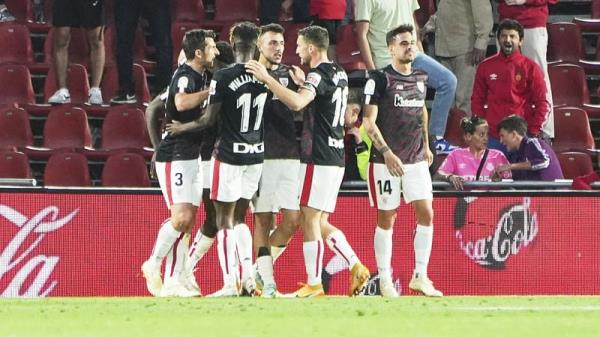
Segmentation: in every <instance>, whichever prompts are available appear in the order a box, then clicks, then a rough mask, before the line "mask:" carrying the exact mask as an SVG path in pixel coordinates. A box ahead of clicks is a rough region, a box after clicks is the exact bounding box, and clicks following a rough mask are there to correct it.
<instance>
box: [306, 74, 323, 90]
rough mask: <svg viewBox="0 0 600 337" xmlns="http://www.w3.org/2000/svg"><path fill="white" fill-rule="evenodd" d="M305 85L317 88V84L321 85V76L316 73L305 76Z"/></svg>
mask: <svg viewBox="0 0 600 337" xmlns="http://www.w3.org/2000/svg"><path fill="white" fill-rule="evenodd" d="M306 83H308V84H310V85H312V86H313V87H315V88H316V87H318V86H319V83H321V75H319V74H317V73H309V74H308V76H306Z"/></svg>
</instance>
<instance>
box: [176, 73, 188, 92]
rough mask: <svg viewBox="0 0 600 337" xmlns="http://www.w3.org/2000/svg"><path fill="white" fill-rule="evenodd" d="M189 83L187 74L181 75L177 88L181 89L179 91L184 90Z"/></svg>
mask: <svg viewBox="0 0 600 337" xmlns="http://www.w3.org/2000/svg"><path fill="white" fill-rule="evenodd" d="M189 83H190V80H189V79H188V78H187V76H181V77H180V78H179V80H178V81H177V89H179V92H184V91H185V88H187V86H188V84H189Z"/></svg>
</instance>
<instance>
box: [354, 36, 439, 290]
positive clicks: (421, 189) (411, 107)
mask: <svg viewBox="0 0 600 337" xmlns="http://www.w3.org/2000/svg"><path fill="white" fill-rule="evenodd" d="M412 32H413V27H412V26H411V25H401V26H399V27H397V28H395V29H393V30H391V31H390V32H389V33H388V34H387V35H386V40H387V45H388V49H389V52H390V54H391V55H392V64H390V65H388V66H387V67H385V68H383V69H381V70H377V71H374V72H372V73H371V78H370V79H369V80H368V81H367V83H366V85H365V92H364V93H365V107H364V109H365V110H364V111H365V116H364V125H365V129H366V130H367V132H368V134H369V137H370V138H371V139H372V140H373V148H374V149H373V150H372V151H373V154H372V156H371V163H370V166H369V171H368V186H369V195H370V197H371V205H372V206H375V207H376V208H377V228H376V230H375V240H374V242H375V257H376V260H377V267H378V269H379V277H380V286H381V287H380V289H381V293H382V295H383V296H388V297H397V296H398V293H397V292H396V290H395V289H394V287H393V284H392V276H391V258H392V230H393V225H394V222H395V220H396V210H397V208H398V207H399V206H400V195H401V194H403V195H404V200H405V201H406V203H408V204H411V205H412V207H413V209H414V211H415V215H416V219H417V227H416V230H415V236H414V249H415V269H414V272H413V276H412V279H411V281H410V283H409V288H410V289H412V290H415V291H418V292H421V293H423V294H425V295H427V296H442V292H440V291H439V290H437V289H435V288H434V287H433V283H432V282H431V281H430V280H429V278H428V277H427V265H428V263H429V256H430V254H431V245H432V241H433V208H432V198H433V194H432V186H431V176H430V174H429V165H431V163H432V162H433V154H432V153H431V151H430V150H429V140H428V134H427V122H428V117H427V109H426V108H425V94H426V88H427V86H426V84H427V83H426V82H427V74H426V73H424V72H422V71H419V70H414V69H412V61H413V60H414V58H415V53H416V49H417V48H416V47H415V38H414V37H413V36H412Z"/></svg>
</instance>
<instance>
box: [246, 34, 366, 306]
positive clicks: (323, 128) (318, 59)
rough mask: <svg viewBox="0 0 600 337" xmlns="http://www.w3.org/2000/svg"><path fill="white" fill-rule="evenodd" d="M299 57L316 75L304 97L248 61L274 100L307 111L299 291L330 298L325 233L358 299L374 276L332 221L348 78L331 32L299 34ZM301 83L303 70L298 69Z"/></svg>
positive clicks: (305, 87)
mask: <svg viewBox="0 0 600 337" xmlns="http://www.w3.org/2000/svg"><path fill="white" fill-rule="evenodd" d="M297 44H298V48H297V50H296V52H297V54H298V55H299V56H300V58H301V61H302V63H303V64H309V65H310V67H311V70H310V72H309V74H308V75H307V76H306V80H305V81H304V83H303V85H302V86H301V87H300V89H299V91H298V92H295V91H293V90H290V89H288V88H286V87H285V86H283V85H282V84H281V83H280V82H279V81H277V80H276V79H275V78H273V77H272V76H271V75H270V74H269V73H268V72H267V70H266V68H265V67H264V66H263V65H262V64H260V63H259V62H256V61H253V62H248V64H247V68H248V69H249V71H250V72H251V73H252V74H254V75H255V76H256V78H258V79H259V80H261V81H263V82H264V83H265V84H266V85H267V86H268V87H269V89H270V90H271V91H272V92H273V94H274V96H276V97H278V98H279V100H280V101H281V102H283V103H284V104H285V105H287V106H288V107H289V108H290V109H291V110H293V111H299V110H302V109H304V108H306V109H305V111H304V128H303V135H302V140H301V154H300V160H301V163H302V164H301V170H300V177H301V179H300V181H301V182H302V183H303V186H302V188H301V193H300V206H301V212H302V218H303V221H302V227H303V230H304V245H303V252H304V263H305V266H306V272H307V274H308V282H307V284H306V285H304V286H303V287H302V288H300V290H298V291H297V292H295V295H296V296H297V297H313V296H321V295H324V291H323V286H322V283H321V271H322V269H323V268H322V267H323V240H322V234H323V235H326V236H327V237H328V240H327V241H328V243H330V247H331V248H332V249H333V250H334V251H336V253H339V254H340V255H342V256H344V257H345V258H346V261H348V263H349V265H350V266H351V271H352V272H351V274H352V279H351V285H350V293H351V294H357V293H358V292H359V291H360V290H362V288H363V287H364V285H365V284H366V282H367V281H368V280H369V271H368V269H367V268H366V267H364V266H363V265H362V264H361V263H360V260H359V259H358V257H357V256H356V254H355V253H354V250H352V248H351V247H350V245H349V244H348V241H347V240H346V238H345V236H344V235H343V233H342V232H341V231H339V230H337V229H336V228H335V227H333V226H331V225H330V224H329V222H328V220H327V219H328V215H329V213H331V212H333V211H334V209H335V203H336V200H337V193H338V191H339V188H340V184H341V182H342V178H343V175H344V140H343V128H344V117H343V116H344V112H345V106H346V99H347V95H348V77H347V75H346V72H345V71H344V70H343V69H342V68H341V67H340V66H339V65H337V64H335V63H332V62H330V61H329V60H328V59H327V48H328V45H329V38H328V33H327V30H325V29H324V28H321V27H317V26H310V27H306V28H303V29H301V30H300V31H299V32H298V40H297ZM292 74H293V78H294V80H295V81H300V78H301V77H302V74H301V71H300V70H299V69H297V68H294V71H293V72H292Z"/></svg>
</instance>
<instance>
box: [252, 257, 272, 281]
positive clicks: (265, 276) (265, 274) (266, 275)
mask: <svg viewBox="0 0 600 337" xmlns="http://www.w3.org/2000/svg"><path fill="white" fill-rule="evenodd" d="M256 268H257V269H258V274H259V275H260V277H261V278H262V280H263V283H264V284H274V283H275V278H274V277H273V257H272V256H271V255H265V256H261V257H258V258H256Z"/></svg>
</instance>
